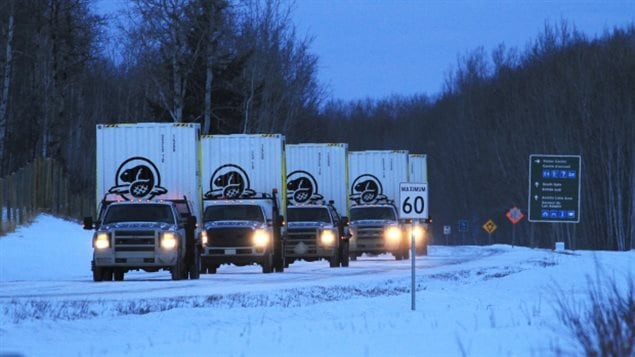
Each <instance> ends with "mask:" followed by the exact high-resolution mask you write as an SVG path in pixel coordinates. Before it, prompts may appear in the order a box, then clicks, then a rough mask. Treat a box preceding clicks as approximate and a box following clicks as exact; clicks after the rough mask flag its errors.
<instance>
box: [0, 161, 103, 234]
mask: <svg viewBox="0 0 635 357" xmlns="http://www.w3.org/2000/svg"><path fill="white" fill-rule="evenodd" d="M81 191H82V190H73V189H72V187H71V182H70V180H69V178H68V174H67V173H66V172H65V170H64V169H63V167H62V166H61V165H60V164H58V163H57V162H55V161H54V160H52V159H37V160H35V161H34V162H32V163H30V164H28V165H26V166H24V167H23V168H21V169H20V170H18V171H17V172H14V173H12V174H11V175H9V176H7V177H3V178H0V208H2V212H1V213H2V214H1V215H0V235H4V234H6V233H7V232H10V231H12V230H14V229H15V227H17V226H19V225H21V224H25V223H28V222H30V221H31V220H32V219H33V218H34V217H35V216H36V215H38V214H39V213H40V212H46V213H50V214H53V215H56V216H60V217H64V218H69V219H81V217H84V216H89V215H92V214H94V207H95V199H94V197H92V195H87V194H84V195H82V194H81V193H80V192H81ZM84 192H85V191H84Z"/></svg>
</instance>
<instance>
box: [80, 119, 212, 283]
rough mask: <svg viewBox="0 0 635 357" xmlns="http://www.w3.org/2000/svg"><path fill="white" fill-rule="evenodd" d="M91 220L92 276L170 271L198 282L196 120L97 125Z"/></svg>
mask: <svg viewBox="0 0 635 357" xmlns="http://www.w3.org/2000/svg"><path fill="white" fill-rule="evenodd" d="M96 132H97V137H96V145H97V146H96V152H97V174H96V175H97V176H96V178H97V184H96V186H97V187H96V188H97V202H98V204H97V219H96V220H94V219H93V217H86V218H84V228H85V229H95V234H94V235H93V248H94V249H93V260H92V264H91V265H92V271H93V280H94V281H110V280H113V278H114V280H123V279H124V274H125V273H126V272H128V271H130V270H144V271H147V272H155V271H158V270H161V269H164V270H169V271H170V273H171V276H172V279H173V280H180V279H187V278H188V277H189V278H190V279H198V277H199V262H198V254H197V252H196V246H197V242H196V237H197V234H196V232H195V230H196V222H197V217H200V210H201V203H200V202H201V201H200V195H199V191H200V189H199V182H200V180H199V170H198V153H199V150H198V145H199V135H200V129H199V125H198V124H173V123H138V124H116V125H97V128H96Z"/></svg>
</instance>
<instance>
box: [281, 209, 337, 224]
mask: <svg viewBox="0 0 635 357" xmlns="http://www.w3.org/2000/svg"><path fill="white" fill-rule="evenodd" d="M287 217H288V219H289V222H326V223H332V222H331V217H330V215H329V210H328V209H327V208H324V207H311V208H297V207H295V208H291V207H289V208H288V209H287Z"/></svg>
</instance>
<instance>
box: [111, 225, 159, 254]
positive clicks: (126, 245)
mask: <svg viewBox="0 0 635 357" xmlns="http://www.w3.org/2000/svg"><path fill="white" fill-rule="evenodd" d="M114 241H115V245H114V249H115V251H116V252H154V247H155V246H156V233H155V231H132V230H125V231H124V230H116V231H114Z"/></svg>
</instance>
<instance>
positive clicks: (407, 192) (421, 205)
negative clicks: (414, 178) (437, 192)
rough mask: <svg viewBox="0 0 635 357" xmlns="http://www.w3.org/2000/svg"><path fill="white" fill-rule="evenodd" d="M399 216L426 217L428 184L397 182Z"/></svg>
mask: <svg viewBox="0 0 635 357" xmlns="http://www.w3.org/2000/svg"><path fill="white" fill-rule="evenodd" d="M399 218H401V219H428V184H427V183H415V182H402V183H401V184H399Z"/></svg>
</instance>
